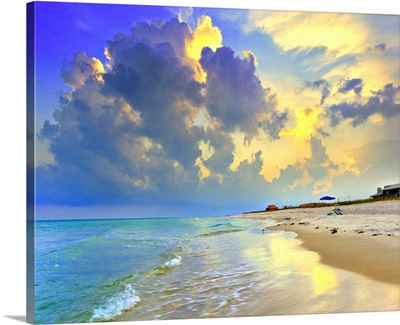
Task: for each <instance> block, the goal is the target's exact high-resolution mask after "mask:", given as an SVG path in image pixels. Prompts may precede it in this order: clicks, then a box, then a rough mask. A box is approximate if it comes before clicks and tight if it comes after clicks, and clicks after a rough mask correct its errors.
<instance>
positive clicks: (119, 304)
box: [90, 284, 140, 322]
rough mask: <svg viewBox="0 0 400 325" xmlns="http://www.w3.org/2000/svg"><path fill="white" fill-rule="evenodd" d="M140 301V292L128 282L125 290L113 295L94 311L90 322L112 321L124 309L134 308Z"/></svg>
mask: <svg viewBox="0 0 400 325" xmlns="http://www.w3.org/2000/svg"><path fill="white" fill-rule="evenodd" d="M139 302H140V297H139V293H138V292H137V291H136V290H134V289H133V288H132V286H131V285H130V284H126V285H125V289H124V291H122V292H120V293H117V294H116V295H114V296H112V297H111V298H109V299H108V300H107V301H106V302H105V303H104V305H103V306H101V307H99V308H96V309H95V310H94V311H93V315H92V318H91V319H90V322H99V321H100V322H101V321H110V320H112V319H114V318H115V317H117V316H119V315H121V314H122V313H123V312H124V311H126V310H128V309H132V308H133V307H135V306H136V305H137V304H138V303H139Z"/></svg>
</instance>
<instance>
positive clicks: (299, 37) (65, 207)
mask: <svg viewBox="0 0 400 325" xmlns="http://www.w3.org/2000/svg"><path fill="white" fill-rule="evenodd" d="M36 10H37V11H36V18H37V34H36V55H37V56H36V59H37V61H36V91H37V101H36V128H37V129H36V139H35V141H36V149H37V150H36V160H35V169H36V176H37V191H36V194H37V196H36V199H37V203H38V210H37V211H38V217H39V218H59V217H63V218H65V217H93V216H94V217H98V216H101V217H145V216H152V217H153V216H157V217H161V216H191V215H195V216H208V215H222V214H234V213H240V212H244V211H250V210H261V209H264V208H265V207H266V206H267V205H268V204H276V205H278V206H283V205H297V204H301V203H307V202H318V200H319V198H320V197H321V196H323V195H332V196H335V197H337V198H340V199H341V200H345V199H356V198H367V197H369V195H371V194H373V193H374V192H375V190H376V188H377V187H379V186H383V185H387V184H392V183H397V182H399V170H398V165H399V161H398V159H399V156H398V152H399V100H400V88H399V80H398V75H399V64H398V55H399V42H398V39H399V34H398V31H399V29H398V26H399V16H398V15H387V14H385V15H382V14H346V13H329V12H324V13H321V12H305V11H295V10H293V11H288V10H283V11H282V10H278V11H271V10H255V9H250V10H247V9H227V8H222V9H218V8H200V7H198V6H193V7H191V6H185V7H178V6H131V5H106V4H97V5H94V4H82V3H80V4H78V3H74V4H71V3H58V4H56V3H50V2H42V3H38V4H37V8H36Z"/></svg>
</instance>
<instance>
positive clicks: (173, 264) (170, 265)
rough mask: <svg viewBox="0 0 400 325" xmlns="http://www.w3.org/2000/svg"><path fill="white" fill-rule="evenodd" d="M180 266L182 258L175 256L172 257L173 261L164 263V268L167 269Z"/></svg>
mask: <svg viewBox="0 0 400 325" xmlns="http://www.w3.org/2000/svg"><path fill="white" fill-rule="evenodd" d="M180 264H182V257H180V256H177V257H174V258H173V259H171V260H169V261H168V262H165V263H164V266H165V267H166V268H167V269H171V268H173V267H177V266H178V265H180Z"/></svg>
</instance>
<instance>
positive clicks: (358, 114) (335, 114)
mask: <svg viewBox="0 0 400 325" xmlns="http://www.w3.org/2000/svg"><path fill="white" fill-rule="evenodd" d="M399 94H400V87H394V86H393V84H387V85H386V86H385V87H384V88H383V89H382V90H379V91H377V92H373V93H372V96H371V97H370V98H369V99H368V102H367V103H366V104H360V103H354V102H353V103H347V102H345V103H341V104H337V105H332V106H330V107H329V117H330V120H331V126H336V125H337V124H339V123H340V122H341V121H343V120H346V119H350V120H351V121H352V122H351V124H352V125H353V126H354V127H356V126H358V125H360V124H362V123H364V122H365V121H366V120H367V119H368V118H369V117H370V116H371V115H373V114H376V113H379V114H381V115H382V116H383V117H384V118H390V117H392V116H396V115H398V114H399V99H398V97H399Z"/></svg>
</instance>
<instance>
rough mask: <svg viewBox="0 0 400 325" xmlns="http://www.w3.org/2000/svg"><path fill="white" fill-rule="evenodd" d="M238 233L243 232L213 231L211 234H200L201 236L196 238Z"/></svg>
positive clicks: (234, 230)
mask: <svg viewBox="0 0 400 325" xmlns="http://www.w3.org/2000/svg"><path fill="white" fill-rule="evenodd" d="M238 231H243V229H230V230H219V231H213V232H209V233H205V234H201V235H199V236H197V237H208V236H217V235H223V234H229V233H232V232H238Z"/></svg>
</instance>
